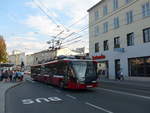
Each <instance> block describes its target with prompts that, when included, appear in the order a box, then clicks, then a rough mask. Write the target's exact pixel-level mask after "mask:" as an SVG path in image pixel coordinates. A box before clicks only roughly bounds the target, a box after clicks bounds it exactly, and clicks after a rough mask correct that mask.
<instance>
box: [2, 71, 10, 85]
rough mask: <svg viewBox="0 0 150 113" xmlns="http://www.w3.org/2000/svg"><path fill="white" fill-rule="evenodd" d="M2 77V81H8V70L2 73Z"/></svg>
mask: <svg viewBox="0 0 150 113" xmlns="http://www.w3.org/2000/svg"><path fill="white" fill-rule="evenodd" d="M3 78H4V81H5V82H8V79H9V73H8V70H6V71H5V72H4V73H3Z"/></svg>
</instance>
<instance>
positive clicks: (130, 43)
mask: <svg viewBox="0 0 150 113" xmlns="http://www.w3.org/2000/svg"><path fill="white" fill-rule="evenodd" d="M133 45H134V33H129V34H127V46H133Z"/></svg>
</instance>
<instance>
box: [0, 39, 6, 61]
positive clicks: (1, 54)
mask: <svg viewBox="0 0 150 113" xmlns="http://www.w3.org/2000/svg"><path fill="white" fill-rule="evenodd" d="M7 61H8V54H7V51H6V43H5V40H4V39H3V36H0V63H6V62H7Z"/></svg>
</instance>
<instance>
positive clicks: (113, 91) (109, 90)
mask: <svg viewBox="0 0 150 113" xmlns="http://www.w3.org/2000/svg"><path fill="white" fill-rule="evenodd" d="M97 89H99V90H104V91H107V92H112V93H118V94H122V95H129V96H134V97H138V98H144V99H148V100H150V97H148V96H143V95H137V94H133V93H127V92H123V91H117V90H111V89H105V88H97Z"/></svg>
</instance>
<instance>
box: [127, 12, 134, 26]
mask: <svg viewBox="0 0 150 113" xmlns="http://www.w3.org/2000/svg"><path fill="white" fill-rule="evenodd" d="M126 22H127V24H131V23H132V22H133V11H129V12H127V13H126Z"/></svg>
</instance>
